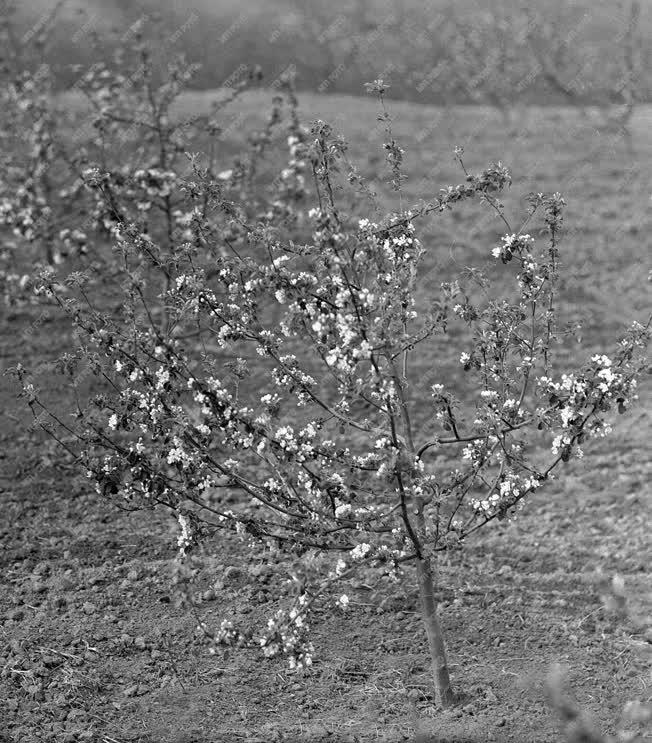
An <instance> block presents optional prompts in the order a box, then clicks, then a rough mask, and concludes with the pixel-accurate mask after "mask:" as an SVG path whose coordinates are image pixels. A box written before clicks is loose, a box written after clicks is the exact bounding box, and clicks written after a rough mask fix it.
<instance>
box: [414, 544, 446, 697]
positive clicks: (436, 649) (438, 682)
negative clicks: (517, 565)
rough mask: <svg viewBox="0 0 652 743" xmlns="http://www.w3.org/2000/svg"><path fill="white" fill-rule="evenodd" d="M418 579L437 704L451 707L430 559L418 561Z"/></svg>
mask: <svg viewBox="0 0 652 743" xmlns="http://www.w3.org/2000/svg"><path fill="white" fill-rule="evenodd" d="M417 579H418V582H419V596H420V598H421V615H422V617H423V622H424V624H425V627H426V635H427V636H428V648H429V650H430V660H431V663H432V677H433V682H434V685H435V702H436V703H437V706H439V707H442V708H443V707H450V706H451V704H453V703H454V702H455V694H454V693H453V689H452V688H451V681H450V677H449V675H448V661H447V660H446V647H445V645H444V635H443V632H442V628H441V624H440V623H439V618H438V616H437V599H436V598H435V590H434V585H433V580H432V565H431V563H430V558H422V559H417Z"/></svg>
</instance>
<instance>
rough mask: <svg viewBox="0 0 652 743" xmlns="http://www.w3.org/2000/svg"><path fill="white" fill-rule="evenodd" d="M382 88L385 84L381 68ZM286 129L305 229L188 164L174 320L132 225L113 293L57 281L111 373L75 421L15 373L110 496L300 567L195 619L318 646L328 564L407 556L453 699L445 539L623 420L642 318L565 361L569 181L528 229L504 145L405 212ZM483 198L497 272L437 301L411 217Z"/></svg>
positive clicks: (92, 355) (275, 645)
mask: <svg viewBox="0 0 652 743" xmlns="http://www.w3.org/2000/svg"><path fill="white" fill-rule="evenodd" d="M371 88H372V90H374V91H375V92H376V93H377V94H378V95H379V96H380V97H381V100H382V96H383V93H384V90H385V88H386V86H385V84H384V83H383V82H382V81H375V83H374V84H373V85H372V86H371ZM381 120H382V121H383V122H384V123H385V125H386V129H387V142H386V144H385V150H386V153H387V164H388V170H389V172H390V179H391V183H392V186H393V188H394V189H395V190H396V191H397V192H399V193H400V192H401V183H402V181H403V178H404V176H403V174H402V172H401V164H402V158H403V151H402V149H401V148H400V147H399V145H398V144H397V143H396V141H395V140H394V139H393V137H392V134H391V126H390V121H389V116H388V115H387V114H386V112H384V109H383V113H382V114H381ZM290 139H291V141H290V142H289V145H290V148H291V151H292V156H293V160H292V161H291V167H294V168H295V169H303V171H304V172H306V173H307V174H310V176H311V177H312V179H313V181H314V192H313V198H314V202H313V206H312V208H311V209H310V211H309V212H307V214H306V217H307V220H308V229H307V231H306V233H305V239H303V236H302V233H301V224H302V222H301V220H294V221H292V222H291V224H290V225H289V226H288V224H287V222H286V221H285V220H274V219H273V218H272V217H269V218H267V217H265V215H264V214H262V215H261V216H260V218H259V219H258V220H256V221H251V222H247V221H246V217H245V214H246V210H245V208H240V207H239V206H238V204H237V202H235V201H233V200H227V199H226V198H225V197H224V193H223V188H222V186H221V185H220V183H219V182H218V181H216V180H214V179H212V178H211V177H210V175H209V174H207V173H206V172H205V171H202V169H201V168H200V167H199V166H197V167H196V170H195V174H194V178H193V179H192V180H186V182H185V186H184V188H185V192H186V194H187V199H188V209H189V210H190V211H192V213H193V215H194V216H193V219H192V220H189V223H188V229H189V230H190V231H192V233H193V235H192V237H191V238H190V237H189V239H188V242H187V244H186V245H185V247H184V249H183V250H182V251H179V254H178V256H177V257H176V262H175V278H174V281H173V282H172V283H171V285H170V286H169V287H168V289H167V291H166V293H165V295H164V297H163V300H164V302H165V306H166V308H167V313H168V320H169V321H168V323H167V324H166V326H165V327H164V328H161V325H160V323H157V322H156V321H155V320H154V319H153V318H152V315H151V313H150V312H149V309H148V299H147V291H146V284H147V275H146V274H144V273H143V272H142V271H139V270H135V267H137V266H139V265H140V253H141V251H142V250H143V249H150V247H149V246H150V241H151V238H150V237H149V236H147V235H141V234H139V233H138V231H137V229H135V228H134V227H133V226H129V225H124V227H123V228H121V229H120V230H119V231H118V235H117V245H116V248H117V249H118V251H119V252H120V255H121V261H122V265H123V266H124V271H123V275H122V282H121V284H120V287H121V292H122V294H121V298H122V300H123V308H122V310H121V311H120V312H119V313H117V314H115V313H114V314H113V315H108V314H106V313H105V312H103V310H102V307H101V306H97V304H96V300H95V298H94V296H93V294H92V293H88V292H87V291H85V289H84V277H83V276H80V275H75V276H72V277H71V278H70V281H69V284H70V285H71V286H76V287H77V291H78V296H77V298H76V299H73V298H71V297H70V296H65V297H61V298H58V295H57V288H56V284H54V283H53V282H52V281H51V279H49V278H47V277H46V281H45V284H46V290H47V291H48V292H49V293H50V295H51V296H52V295H53V296H54V298H55V299H57V298H58V301H59V303H60V305H61V307H62V308H63V309H64V310H66V311H67V312H69V313H70V316H71V318H72V320H73V322H74V325H75V329H76V332H77V337H78V338H79V339H80V347H79V351H78V353H76V354H73V355H67V356H65V357H63V358H62V360H61V368H62V370H63V371H64V372H67V373H69V374H70V375H71V378H72V379H73V381H74V377H75V374H76V371H75V369H76V368H77V367H79V366H81V365H82V364H83V363H86V364H87V365H90V366H89V368H91V369H92V370H93V371H94V373H95V374H96V375H97V376H98V378H99V381H98V384H99V383H101V384H102V385H103V389H102V392H101V393H100V394H98V395H96V396H95V397H93V398H92V399H91V400H89V401H88V402H82V401H81V400H80V401H79V402H78V403H77V407H76V408H75V410H74V411H72V413H73V416H72V417H70V416H69V417H67V418H65V420H64V418H63V417H62V416H59V415H58V414H56V413H52V414H51V415H50V414H48V413H47V410H48V403H47V401H46V400H42V398H41V396H40V393H39V392H38V390H37V389H36V387H35V386H34V384H33V382H32V381H31V380H30V378H29V376H28V374H27V371H26V370H24V369H22V368H20V369H18V370H17V373H18V376H19V377H20V378H22V379H23V380H24V388H23V394H24V395H25V396H26V398H27V402H28V404H29V405H30V406H31V408H32V410H33V412H34V414H35V416H37V420H39V421H40V422H41V424H42V425H43V426H44V427H45V428H46V429H48V430H49V431H50V432H51V433H52V434H53V435H55V436H57V437H58V439H59V441H60V442H61V443H62V444H63V445H64V446H65V447H66V448H67V449H68V450H69V451H70V452H72V454H73V455H74V456H75V457H76V458H77V460H78V461H79V462H80V463H81V464H83V466H84V467H85V468H86V470H87V474H88V476H89V478H91V479H93V480H94V481H95V482H96V484H97V489H98V492H100V493H102V494H104V495H110V496H113V497H116V498H118V499H119V501H120V502H122V503H123V504H125V505H127V504H129V505H130V507H138V506H142V507H145V508H146V507H154V506H155V505H157V504H161V505H163V506H165V507H167V508H169V509H171V510H172V511H173V512H174V513H175V514H176V516H177V518H178V522H179V525H180V529H181V531H180V534H179V539H178V544H179V548H180V551H181V553H182V554H184V555H185V554H186V553H187V552H189V551H190V549H191V548H192V547H193V546H194V545H195V544H196V543H198V542H199V541H201V540H203V539H205V538H206V537H207V536H208V535H210V534H213V533H216V532H219V531H229V532H233V533H234V534H236V535H239V537H240V538H241V539H242V540H243V542H244V543H245V545H247V551H248V556H249V557H251V556H253V555H262V556H266V555H267V556H269V555H278V554H280V553H285V554H286V555H288V557H287V564H288V565H291V566H292V569H297V572H296V573H295V578H296V580H295V586H296V595H295V599H294V603H293V605H292V606H291V607H289V608H287V609H286V610H280V609H279V611H278V612H277V613H276V614H275V615H274V616H273V617H271V618H270V619H269V622H268V623H267V625H266V626H263V627H262V628H256V627H251V626H250V627H244V626H243V627H239V626H236V625H235V624H234V623H231V622H230V621H223V622H222V623H221V624H220V625H219V626H217V627H216V628H215V629H211V628H210V627H208V626H207V625H205V624H204V625H202V628H203V629H204V631H205V632H206V633H207V634H208V635H210V636H211V638H212V641H213V642H214V643H215V644H217V643H221V644H224V645H232V646H247V647H254V646H255V647H258V648H259V649H261V650H262V651H263V653H264V654H265V655H267V656H273V655H278V654H284V655H286V656H287V657H288V658H289V660H290V663H291V665H292V666H293V667H307V666H310V665H311V663H312V655H313V646H312V644H311V642H310V638H309V634H308V625H309V616H310V612H311V610H312V609H313V608H314V606H315V601H316V600H317V597H318V596H319V595H320V594H322V593H323V592H324V591H326V589H328V590H329V591H331V592H332V593H331V595H332V596H337V595H338V594H339V598H338V599H337V604H339V606H340V607H342V608H346V606H347V605H348V604H349V603H350V602H349V599H348V597H347V596H346V594H341V592H340V590H341V589H339V590H335V586H336V585H337V582H338V581H341V580H344V579H346V578H347V577H349V576H350V575H352V574H354V573H355V572H356V571H359V570H366V569H369V568H378V569H379V570H380V571H381V572H384V573H388V574H390V575H393V576H394V577H396V578H400V577H401V576H404V575H407V574H408V572H409V571H410V569H411V568H410V566H413V567H414V568H415V570H416V576H417V583H418V590H419V595H420V601H421V613H422V617H423V623H424V627H425V632H426V636H427V642H428V648H429V652H430V658H431V665H432V682H433V688H434V696H435V699H436V702H437V703H438V704H439V705H440V706H442V707H445V706H447V705H450V704H452V703H453V702H454V700H455V698H456V696H455V693H454V691H453V687H452V684H451V680H450V675H449V666H448V661H447V652H446V642H445V638H444V634H443V631H442V625H441V623H440V617H439V614H438V599H437V581H436V570H437V559H438V556H439V555H441V554H442V553H443V552H445V551H446V550H451V549H457V548H459V547H460V545H461V543H463V542H464V540H466V539H467V538H468V537H469V536H470V535H472V534H474V533H475V532H476V531H478V530H479V529H481V528H482V527H484V526H486V525H488V524H491V523H492V522H493V521H495V520H497V519H504V518H506V517H511V516H512V515H513V514H514V513H515V512H516V511H517V510H518V509H519V508H520V507H521V506H522V504H523V503H524V502H525V501H526V499H528V498H529V497H531V496H533V495H534V494H536V493H538V491H539V490H540V489H542V488H544V487H545V486H546V484H547V483H549V482H550V481H551V479H552V478H553V474H554V472H555V470H557V469H558V468H559V467H560V466H561V465H562V464H563V463H566V462H569V461H570V460H571V459H574V458H576V457H581V456H582V449H581V447H582V445H583V444H584V442H585V441H588V440H590V439H591V438H593V437H597V436H605V435H606V434H608V433H609V432H610V430H611V427H610V423H609V415H610V413H612V412H613V411H616V410H617V411H618V412H621V413H622V412H624V411H626V410H627V409H628V408H629V406H630V405H631V404H632V402H633V401H634V400H635V398H636V395H635V390H636V378H637V376H638V375H639V373H640V371H641V369H642V364H643V361H642V357H641V353H642V350H643V348H644V346H645V344H646V342H647V340H648V337H649V332H648V331H649V322H648V324H647V325H643V324H638V323H635V324H634V325H633V326H632V328H631V329H630V331H629V332H628V333H627V334H626V336H625V337H624V339H623V340H622V341H621V342H620V344H619V346H618V347H617V350H616V352H615V353H614V354H613V355H612V356H607V355H603V354H598V355H593V356H590V357H589V358H588V359H587V360H586V362H585V363H583V364H581V365H579V366H578V367H577V368H575V369H571V370H567V371H566V372H565V373H561V370H560V369H559V368H558V363H557V361H556V359H555V353H554V352H555V348H556V341H557V339H558V336H559V335H560V333H561V330H560V327H559V325H558V322H557V293H558V281H559V278H560V275H561V274H562V273H563V271H564V264H563V262H562V260H561V251H560V239H561V234H562V208H563V204H564V202H563V199H562V198H561V197H560V195H559V194H552V195H546V194H542V193H539V194H532V195H531V196H530V197H529V208H528V210H527V215H526V219H525V223H527V224H531V225H532V226H531V227H530V229H531V230H532V231H534V226H535V225H537V224H538V227H539V228H540V230H539V232H538V233H537V237H536V238H535V237H532V236H530V235H529V234H527V233H525V232H524V225H521V226H520V227H517V226H514V227H512V226H511V224H510V222H509V220H508V218H507V216H506V215H505V211H504V208H503V206H502V205H501V203H500V201H499V194H500V192H501V191H502V190H504V189H506V188H507V187H508V186H509V185H510V182H511V179H510V175H509V172H508V170H507V169H506V168H505V167H504V166H503V165H501V164H500V163H498V164H495V165H491V166H490V167H488V168H487V169H486V170H484V171H483V172H481V173H479V174H477V175H474V174H470V173H467V172H466V169H465V168H464V163H463V161H462V152H461V150H457V157H458V159H459V162H460V166H461V167H462V168H463V169H464V173H465V178H464V180H463V182H462V183H461V184H460V185H457V186H449V187H447V188H444V189H442V191H441V192H440V194H439V195H438V196H436V197H435V198H433V199H432V200H431V201H428V202H426V203H421V204H419V205H417V206H414V207H412V208H410V209H407V208H401V209H400V210H399V211H398V212H395V213H390V214H387V215H386V216H384V217H380V216H374V217H373V219H371V218H359V215H358V216H356V217H355V218H354V217H353V216H352V215H351V214H350V213H348V212H347V208H350V204H351V203H352V202H353V200H352V199H350V198H348V197H347V198H346V199H344V198H343V197H342V195H341V189H343V188H345V187H346V181H348V182H349V183H351V184H354V185H355V186H356V187H357V189H358V191H364V184H362V182H361V178H360V176H359V175H358V174H357V173H356V172H354V171H351V170H350V169H349V166H348V164H347V160H346V159H345V149H346V147H345V144H344V142H343V141H342V140H341V139H340V138H338V137H337V136H335V135H334V134H333V131H332V129H331V127H330V126H328V125H327V124H325V123H324V122H321V121H318V122H316V123H314V124H313V125H312V128H311V129H310V130H309V131H308V130H305V129H302V128H296V129H295V132H294V134H292V135H291V138H290ZM307 198H309V197H308V196H306V199H307ZM403 198H404V197H403V196H401V199H403ZM473 199H475V200H480V201H481V202H485V203H486V205H487V208H488V209H490V210H493V211H494V212H495V216H496V219H497V220H500V221H501V222H502V224H503V226H504V228H505V230H506V234H505V236H504V237H503V238H502V240H501V241H500V243H499V244H498V245H494V246H493V247H492V246H488V247H487V259H488V261H489V262H490V268H489V269H488V270H487V271H482V270H480V269H473V270H468V271H467V272H466V273H465V274H464V275H461V276H460V277H459V278H458V279H457V280H455V281H451V282H444V283H442V284H441V287H440V292H439V296H437V297H429V298H428V300H427V301H426V299H424V297H423V295H422V293H420V292H421V286H422V282H423V280H424V279H425V278H426V277H427V275H428V272H429V266H432V265H433V264H434V258H433V255H432V254H431V251H430V249H429V248H428V245H427V244H423V243H422V242H421V241H420V239H419V228H418V225H419V223H420V222H422V221H423V220H424V218H425V217H426V216H427V215H433V216H435V217H436V215H438V214H440V213H443V212H446V211H447V210H450V209H453V208H457V207H458V206H460V205H461V202H464V201H468V200H473ZM195 207H197V208H195ZM272 211H273V210H272ZM217 213H221V214H222V215H223V216H224V231H223V234H222V236H221V237H220V236H219V234H217V233H216V231H215V229H214V227H213V228H212V229H211V231H210V234H211V235H212V236H213V239H215V240H221V241H222V243H223V244H222V246H220V248H222V247H223V248H224V250H222V249H219V250H212V251H209V252H208V255H209V257H210V260H209V261H206V260H202V258H201V256H202V255H205V254H206V251H204V252H203V253H202V252H201V250H200V247H199V246H201V245H202V235H203V234H204V227H203V224H202V222H203V220H204V219H205V217H204V215H205V214H211V215H213V216H212V217H211V218H212V219H213V220H214V219H215V216H214V215H215V214H217ZM271 213H272V212H270V214H271ZM372 214H373V215H375V214H376V212H372ZM525 223H524V224H525ZM236 227H237V229H235V228H236ZM492 263H493V265H491V264H492ZM489 273H491V276H492V278H493V283H492V281H491V280H490V277H489ZM159 301H160V300H159ZM453 324H455V325H456V326H458V329H459V333H456V337H458V338H460V339H461V346H460V347H459V348H458V349H457V350H456V352H455V358H456V359H457V358H459V372H460V373H459V374H453V375H450V376H448V377H447V376H441V378H438V377H437V376H435V377H434V378H431V379H429V380H428V385H429V389H428V390H427V392H424V387H423V380H422V377H423V372H422V370H423V366H418V365H417V363H416V361H417V360H418V358H419V356H422V357H423V358H426V359H429V360H430V361H432V367H433V369H434V372H433V373H435V374H436V373H437V371H436V370H437V368H438V361H437V358H436V357H433V356H432V355H431V356H428V355H427V354H428V350H427V349H428V346H429V344H430V343H433V342H435V341H436V342H438V343H441V339H442V337H443V334H445V333H447V332H448V331H449V329H450V326H451V325H453ZM438 336H439V337H438ZM448 342H449V343H453V340H449V341H448ZM430 361H429V363H430ZM419 369H421V371H419ZM459 377H464V379H462V380H460V379H458V378H459ZM462 390H465V392H464V394H461V391H462ZM49 415H50V418H49V420H48V416H49ZM69 421H72V422H69ZM433 455H436V456H433ZM297 566H298V568H297ZM298 571H300V572H298Z"/></svg>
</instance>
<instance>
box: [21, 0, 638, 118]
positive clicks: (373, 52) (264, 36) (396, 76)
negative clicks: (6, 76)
mask: <svg viewBox="0 0 652 743" xmlns="http://www.w3.org/2000/svg"><path fill="white" fill-rule="evenodd" d="M103 7H106V8H109V7H110V8H111V11H112V12H111V13H110V14H109V13H108V12H107V13H106V15H104V14H101V13H100V12H99V11H98V13H95V14H93V12H92V10H89V11H86V12H83V13H82V12H80V13H78V14H77V15H70V14H68V15H65V14H62V15H61V16H60V18H59V19H58V21H57V28H56V32H55V33H54V34H53V37H52V43H51V47H50V50H49V55H48V60H47V61H48V62H49V63H51V64H55V66H56V79H57V81H58V83H59V85H60V86H61V87H68V86H70V85H74V84H75V82H76V80H77V79H78V78H79V75H80V67H81V68H87V67H88V66H90V65H92V64H94V63H96V62H97V61H98V60H101V59H103V58H106V57H110V56H111V54H112V53H113V52H114V50H115V49H117V48H118V47H119V46H122V45H124V42H125V36H126V37H127V38H128V35H129V32H130V31H129V29H130V27H131V26H132V24H134V23H137V22H139V21H142V20H143V19H144V20H145V21H146V22H148V23H150V24H155V25H158V27H159V28H158V32H159V34H160V35H161V39H162V43H165V44H169V46H170V49H171V52H172V50H174V51H175V52H176V51H179V50H183V51H185V52H186V54H187V56H188V61H189V64H193V65H201V67H200V68H199V69H198V70H197V72H196V74H195V75H194V78H193V81H194V82H193V85H194V86H195V87H197V88H201V89H207V88H217V87H221V86H224V85H226V86H228V85H229V84H230V83H231V82H232V81H233V78H234V75H235V76H236V77H237V75H238V72H237V71H238V70H239V69H242V65H243V62H246V63H251V64H253V65H259V66H260V67H261V68H262V69H263V70H264V71H265V75H266V77H267V78H268V79H274V78H275V77H276V76H278V75H279V74H281V73H282V72H283V70H284V69H286V68H287V67H288V65H293V66H294V67H295V68H296V72H297V82H298V86H299V88H301V89H304V90H311V91H319V92H328V93H351V94H359V93H360V92H361V90H362V86H363V84H364V82H366V81H368V80H370V79H374V78H377V77H383V78H384V79H390V80H391V82H392V86H391V88H390V89H389V90H388V95H389V96H391V97H394V98H403V99H406V100H412V101H420V102H423V103H438V104H449V103H482V104H486V105H491V106H494V107H496V108H498V109H500V110H502V111H508V110H509V109H510V108H511V107H513V105H514V104H516V103H519V102H524V103H543V104H545V103H566V104H573V105H581V106H600V107H602V108H604V109H609V110H611V109H613V108H614V107H620V108H621V109H622V111H621V112H619V113H618V114H617V115H618V116H627V115H630V114H631V110H633V107H634V105H635V104H636V103H637V102H640V101H648V100H650V98H651V97H652V82H651V80H650V74H651V73H650V71H652V51H651V50H650V48H649V46H648V45H646V44H645V43H644V40H645V38H646V36H647V35H648V33H647V29H649V28H651V26H650V24H652V18H648V17H647V16H648V15H649V14H645V13H642V12H641V6H640V3H639V0H621V1H620V2H612V1H610V2H605V1H604V0H595V1H594V2H589V0H584V2H574V3H561V2H551V3H546V4H545V5H543V4H540V3H538V4H537V3H533V2H529V3H522V2H518V0H516V1H513V0H502V2H495V3H494V2H492V3H491V4H488V3H479V2H472V1H471V0H458V1H457V2H453V1H452V0H443V1H440V0H430V1H429V2H419V1H418V0H394V1H393V2H384V1H382V0H332V2H328V3H325V2H323V0H274V1H273V2H269V3H266V4H262V5H260V6H259V7H256V6H255V5H252V4H251V3H247V4H244V6H243V8H242V10H241V11H234V10H233V9H231V10H230V11H229V10H227V9H223V10H222V11H221V12H220V11H219V8H218V10H211V11H207V10H192V9H188V8H187V7H184V8H183V10H182V9H180V8H178V7H177V8H176V9H175V8H172V7H168V8H167V9H166V10H161V8H162V7H165V6H161V4H160V3H153V2H151V0H146V1H144V2H143V1H141V2H129V3H125V2H121V0H114V1H113V3H111V4H107V5H106V6H103ZM50 15H51V14H50ZM48 18H49V16H48ZM39 23H40V24H41V25H42V24H43V23H44V20H43V18H41V19H36V20H34V19H29V20H27V19H25V18H22V19H21V24H22V25H21V30H20V32H19V35H20V36H21V38H22V39H24V38H25V37H27V38H28V39H29V38H30V34H31V35H34V36H36V35H37V34H38V28H39ZM35 29H36V30H35Z"/></svg>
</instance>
